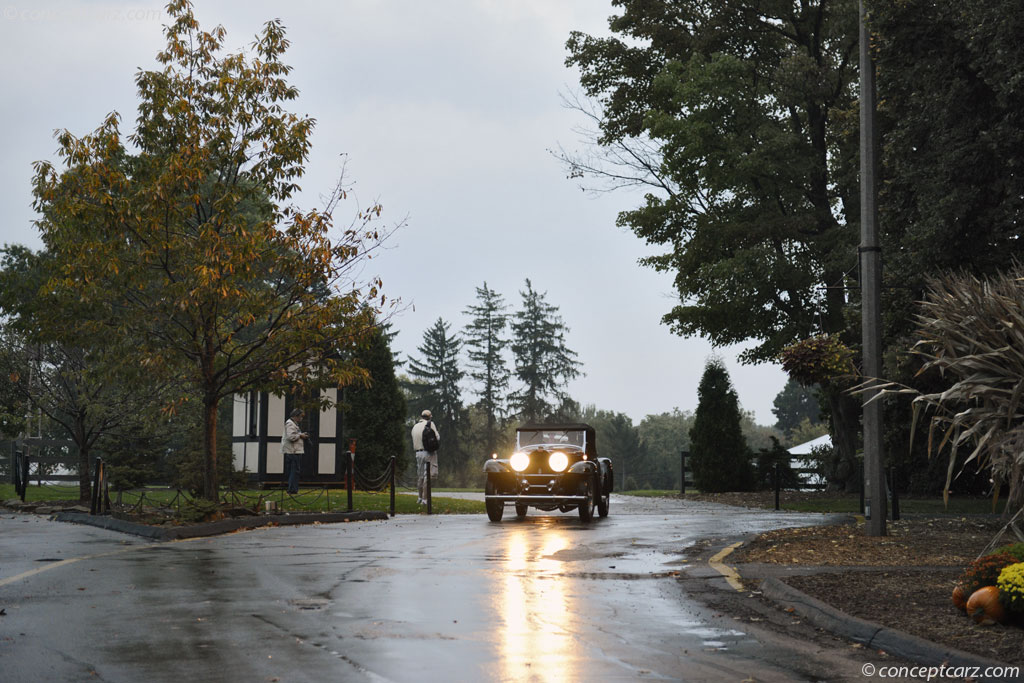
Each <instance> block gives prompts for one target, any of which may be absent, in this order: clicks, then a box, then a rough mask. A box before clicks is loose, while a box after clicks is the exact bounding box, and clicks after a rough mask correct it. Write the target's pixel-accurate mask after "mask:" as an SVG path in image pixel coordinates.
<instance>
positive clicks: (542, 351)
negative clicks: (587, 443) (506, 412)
mask: <svg viewBox="0 0 1024 683" xmlns="http://www.w3.org/2000/svg"><path fill="white" fill-rule="evenodd" d="M519 294H520V295H521V296H522V298H523V307H522V309H520V310H519V311H516V314H515V320H514V321H513V322H512V353H513V354H514V355H515V376H516V379H518V380H519V382H520V383H521V384H522V386H521V388H520V389H519V390H518V391H516V392H515V393H513V394H512V395H511V396H509V405H510V407H511V408H512V409H513V410H514V411H515V412H516V413H517V414H518V416H519V418H520V419H521V420H523V421H525V422H532V421H537V420H543V419H545V418H547V417H550V416H551V415H552V413H553V412H554V411H555V409H556V407H557V406H565V405H566V399H568V398H569V396H568V393H567V392H566V391H565V384H566V383H567V382H568V381H569V380H571V379H574V378H576V377H578V376H579V375H580V371H579V367H580V365H581V363H580V362H579V361H577V360H576V352H575V351H573V350H571V349H570V348H569V347H568V346H566V344H565V335H566V333H567V332H568V331H569V328H568V327H566V326H565V323H564V322H563V321H562V318H561V316H559V315H558V307H557V306H553V305H551V304H549V303H547V301H545V299H544V296H545V295H544V294H542V293H540V292H537V291H536V290H534V289H533V284H532V283H531V282H530V280H529V279H527V280H526V291H521V292H519Z"/></svg>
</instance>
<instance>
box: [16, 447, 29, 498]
mask: <svg viewBox="0 0 1024 683" xmlns="http://www.w3.org/2000/svg"><path fill="white" fill-rule="evenodd" d="M27 461H28V456H26V455H25V454H24V453H22V452H21V451H18V452H17V453H15V454H14V491H15V493H16V494H17V496H18V498H21V502H22V503H24V502H25V489H27V488H28V477H27V475H26V474H25V473H26V472H28V464H27Z"/></svg>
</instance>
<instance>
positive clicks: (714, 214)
mask: <svg viewBox="0 0 1024 683" xmlns="http://www.w3.org/2000/svg"><path fill="white" fill-rule="evenodd" d="M613 5H615V6H616V7H618V8H620V9H621V14H620V15H618V16H613V17H612V18H611V19H610V22H609V26H610V27H611V30H612V33H613V36H611V37H607V38H597V37H593V36H588V35H585V34H583V33H578V32H576V33H573V34H572V35H571V37H570V39H569V41H568V44H567V47H568V50H569V57H568V60H567V62H568V64H569V65H572V66H577V67H579V69H580V71H581V84H582V87H583V90H584V93H585V95H587V96H589V97H590V98H592V99H593V101H595V102H597V103H598V104H597V105H596V106H597V109H596V110H594V109H588V108H587V107H586V106H581V107H580V108H581V109H582V110H583V111H585V112H589V113H590V114H591V116H592V122H593V124H594V125H595V126H597V128H598V130H596V131H595V132H594V134H593V137H592V138H591V139H590V142H592V143H593V144H594V147H593V148H592V149H593V150H594V155H592V156H589V157H587V156H582V157H581V156H578V155H573V156H570V155H567V156H565V159H566V161H567V163H568V164H569V165H570V167H571V171H572V175H575V176H586V175H590V176H592V177H595V178H597V179H598V182H599V181H600V179H604V180H607V181H608V182H609V183H610V184H611V186H613V187H615V186H621V185H638V186H641V187H644V188H647V189H648V190H649V192H648V193H647V194H646V195H645V202H644V204H643V205H642V206H639V207H637V208H635V209H633V210H629V211H625V212H623V213H621V214H620V215H619V219H618V223H619V224H620V225H622V226H625V227H628V228H630V229H632V230H633V231H634V232H635V233H636V234H637V235H638V236H639V237H641V238H642V239H644V240H646V241H647V242H648V243H650V244H653V245H659V246H662V247H665V248H666V251H665V252H664V253H662V254H660V255H656V256H652V257H649V258H646V259H644V263H645V264H646V265H648V266H651V267H653V268H655V269H657V270H660V271H664V272H668V273H672V274H673V275H674V276H675V286H676V290H677V293H678V296H679V303H678V304H677V305H676V306H675V307H674V308H673V309H672V310H671V311H669V312H668V313H667V314H666V315H665V316H664V322H666V323H667V324H669V325H670V326H671V328H672V329H673V330H674V331H675V332H677V333H678V334H681V335H684V336H689V335H698V334H699V335H703V336H706V337H708V338H709V339H710V340H711V341H712V342H713V343H715V344H717V345H723V344H732V343H736V342H741V341H748V340H755V341H757V342H758V343H757V344H756V345H753V346H751V347H750V348H749V349H748V350H747V351H746V352H744V354H743V356H742V358H743V360H745V361H748V362H756V361H765V360H772V359H774V358H775V357H776V356H777V354H778V353H779V352H780V351H781V350H782V349H783V348H784V347H785V346H786V345H788V344H790V343H791V342H793V341H796V340H799V339H803V338H807V337H810V336H813V335H815V334H818V333H821V332H825V333H841V334H845V335H847V336H848V337H849V338H848V342H849V343H851V344H852V343H853V342H854V341H855V340H856V339H857V338H859V335H858V333H857V330H849V329H848V328H847V321H846V319H845V318H844V309H845V308H846V305H847V296H846V291H845V289H844V287H843V285H844V281H845V278H846V273H847V272H848V271H850V270H851V269H853V268H855V267H856V264H857V258H856V250H855V244H856V240H857V235H858V234H859V230H858V228H857V224H858V222H859V203H858V191H857V136H856V134H855V132H856V99H855V97H856V94H855V91H854V87H853V86H854V84H855V82H856V77H857V17H858V12H857V3H856V2H854V1H853V0H810V1H806V2H794V1H792V0H779V1H775V2H753V1H751V0H722V1H721V2H704V1H703V0H682V1H672V2H669V1H668V0H654V1H651V0H613ZM851 332H852V333H853V334H850V333H851ZM856 408H857V406H856V404H855V403H852V402H851V401H850V400H849V399H843V398H842V397H839V396H837V397H835V401H834V402H833V405H832V412H833V417H834V424H835V428H836V429H837V430H840V431H841V432H843V433H844V434H847V435H849V434H852V435H853V436H854V437H855V436H856V430H857V421H856V418H857V415H858V411H857V409H856ZM837 443H839V444H845V445H844V448H847V449H849V444H852V443H854V441H853V439H838V440H837ZM850 456H851V457H852V453H850Z"/></svg>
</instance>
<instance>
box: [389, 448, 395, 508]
mask: <svg viewBox="0 0 1024 683" xmlns="http://www.w3.org/2000/svg"><path fill="white" fill-rule="evenodd" d="M395 467H397V465H396V464H395V456H393V455H392V456H391V477H390V478H391V516H392V517H394V516H395Z"/></svg>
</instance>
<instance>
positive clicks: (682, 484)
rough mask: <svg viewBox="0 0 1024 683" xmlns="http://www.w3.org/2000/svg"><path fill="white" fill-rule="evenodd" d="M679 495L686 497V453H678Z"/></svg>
mask: <svg viewBox="0 0 1024 683" xmlns="http://www.w3.org/2000/svg"><path fill="white" fill-rule="evenodd" d="M679 495H680V496H686V451H679Z"/></svg>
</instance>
